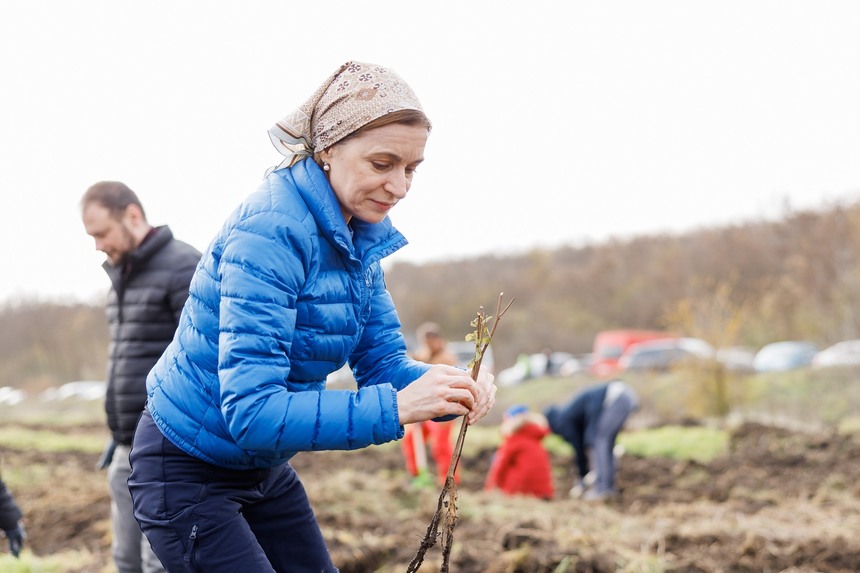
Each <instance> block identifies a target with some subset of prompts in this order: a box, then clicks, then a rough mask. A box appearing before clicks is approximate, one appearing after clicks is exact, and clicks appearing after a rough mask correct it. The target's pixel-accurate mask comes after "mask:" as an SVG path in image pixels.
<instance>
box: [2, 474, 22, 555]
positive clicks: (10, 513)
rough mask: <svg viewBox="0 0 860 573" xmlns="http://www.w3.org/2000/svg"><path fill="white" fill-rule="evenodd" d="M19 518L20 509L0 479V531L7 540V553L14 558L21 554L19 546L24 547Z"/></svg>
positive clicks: (20, 515)
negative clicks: (10, 553)
mask: <svg viewBox="0 0 860 573" xmlns="http://www.w3.org/2000/svg"><path fill="white" fill-rule="evenodd" d="M21 517H22V514H21V509H20V508H19V507H18V504H16V503H15V500H14V499H13V498H12V494H11V493H9V490H8V489H6V484H5V483H3V480H2V479H0V530H2V531H3V533H4V535H6V539H7V540H9V551H10V552H12V555H14V556H15V557H18V554H19V553H20V552H21V546H22V545H24V539H25V538H26V537H27V535H26V534H25V533H24V524H23V523H22V522H21Z"/></svg>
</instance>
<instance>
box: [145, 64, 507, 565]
mask: <svg viewBox="0 0 860 573" xmlns="http://www.w3.org/2000/svg"><path fill="white" fill-rule="evenodd" d="M289 81H290V83H295V81H296V78H295V77H293V78H291V79H290V80H289ZM429 133H430V122H429V120H428V119H427V116H426V115H425V114H424V112H423V111H422V110H421V106H420V105H419V103H418V99H417V98H416V97H415V94H414V93H413V91H412V89H411V88H410V87H409V86H408V85H407V84H406V83H405V82H404V81H403V80H402V79H401V78H400V76H398V75H397V74H396V73H395V72H394V71H393V70H391V69H389V68H386V67H383V66H380V65H377V64H370V63H365V62H355V61H350V62H347V63H345V64H344V65H342V66H341V67H340V68H339V69H337V70H336V71H335V72H334V73H332V74H328V76H327V78H326V79H325V81H324V82H323V83H322V85H321V86H320V87H319V88H318V89H316V90H315V91H314V93H313V95H311V96H310V98H309V99H308V100H307V101H306V102H305V103H304V105H302V106H301V107H300V108H299V109H297V110H295V111H294V112H292V113H290V114H289V115H287V116H286V117H284V118H283V119H281V120H280V121H278V122H277V123H276V124H275V126H273V127H272V128H271V129H270V130H269V135H270V138H271V139H272V142H273V143H274V145H275V147H276V149H277V150H278V151H279V152H280V153H281V154H282V155H283V156H284V157H283V160H282V162H281V163H280V164H279V165H278V166H277V167H276V168H274V169H272V170H270V171H269V173H268V174H267V175H266V177H265V180H264V181H263V182H262V183H261V184H260V186H259V187H258V189H257V190H256V191H254V192H253V193H252V194H251V195H249V196H248V197H247V198H246V199H245V200H244V201H243V202H242V203H241V204H240V205H239V206H238V207H237V208H236V210H235V211H234V212H233V213H232V214H231V215H230V216H229V217H228V219H227V220H226V221H225V222H224V224H223V225H222V226H221V228H220V230H219V231H218V233H217V234H216V236H215V237H214V239H213V240H212V241H211V242H210V243H209V247H208V249H207V250H206V253H205V254H204V255H203V261H202V263H201V264H200V266H199V267H198V270H197V272H196V273H195V275H194V280H193V281H192V283H191V296H190V297H189V299H188V303H187V304H186V306H185V309H184V310H183V312H182V317H181V319H180V325H179V328H178V330H177V333H176V337H175V338H174V340H173V342H172V343H171V344H170V346H169V347H168V348H167V350H166V351H165V353H164V354H163V356H162V357H161V359H160V360H159V361H158V364H156V366H155V367H154V368H153V369H152V372H151V373H150V375H149V378H148V380H147V390H148V392H149V400H148V402H147V409H146V410H145V411H144V414H143V415H142V416H141V418H140V422H139V423H138V426H137V431H136V432H135V435H134V446H133V448H132V452H131V463H132V472H131V476H130V478H129V482H128V483H129V488H130V489H131V492H132V498H133V499H134V510H135V517H137V519H138V522H139V523H140V524H141V527H142V528H143V531H144V533H145V534H146V536H147V537H148V538H149V540H150V541H151V542H152V546H153V548H154V549H155V552H156V553H157V554H158V555H159V557H161V559H162V562H163V563H164V564H165V565H166V566H167V568H168V569H170V570H171V571H198V572H206V573H209V572H216V571H225V572H226V571H229V572H233V571H237V572H241V573H256V572H267V573H271V572H272V571H279V572H287V573H303V572H312V573H320V572H324V573H330V572H333V571H336V568H335V566H334V564H333V563H332V560H331V556H330V555H329V552H328V549H327V547H326V543H325V538H324V537H323V534H322V530H321V529H320V526H319V523H318V522H317V519H316V516H315V515H314V511H313V508H312V506H311V503H310V500H309V498H308V495H307V493H306V491H305V489H304V486H303V485H302V482H301V480H300V478H299V476H298V474H297V473H296V471H295V470H294V469H293V467H292V465H290V463H289V462H290V459H291V458H292V457H293V456H294V455H295V454H296V453H297V452H302V451H318V450H358V449H361V448H364V447H367V446H370V445H373V444H384V443H388V442H391V441H393V440H399V439H400V438H402V437H403V427H404V426H408V425H410V424H415V423H419V422H423V421H425V420H430V419H434V418H437V417H444V416H449V415H450V416H466V417H467V421H468V423H470V424H474V423H476V422H478V421H479V420H480V419H481V418H483V417H484V416H485V415H486V414H487V412H488V411H489V409H490V408H491V407H492V405H493V404H494V402H495V385H494V384H493V377H492V375H491V374H489V372H488V371H487V370H484V371H483V372H482V373H481V374H480V375H479V376H478V380H477V381H475V380H472V377H471V376H470V375H469V374H468V373H467V372H465V371H463V370H462V369H459V368H455V367H453V366H448V365H445V364H435V365H431V364H426V363H423V362H418V361H416V360H414V359H412V358H410V357H409V356H408V355H407V352H406V343H405V339H404V337H403V334H402V332H401V323H400V319H399V317H398V315H397V310H396V309H395V306H394V302H393V300H392V299H391V295H390V294H389V293H388V291H387V290H386V287H385V276H384V271H383V268H382V265H381V261H382V259H383V258H384V257H385V256H388V255H390V254H392V253H394V252H395V251H397V250H398V249H400V248H401V247H403V246H404V245H405V244H406V240H405V238H404V237H403V235H401V234H400V232H398V231H397V230H396V228H395V227H394V226H393V224H392V222H391V219H390V218H389V216H388V214H389V212H390V211H391V209H392V208H394V207H395V206H396V205H397V203H399V202H400V201H402V200H403V199H405V198H406V196H407V192H408V191H409V188H410V186H411V185H412V181H413V178H414V177H415V176H416V169H417V168H418V166H419V165H420V164H421V163H422V161H423V160H424V147H425V144H426V141H427V138H428V136H429ZM347 362H348V363H349V366H350V368H351V370H352V372H353V374H354V376H355V380H356V386H357V388H356V389H355V390H347V389H335V388H326V378H327V376H328V375H329V374H331V373H332V372H335V371H336V370H338V369H339V368H341V367H342V366H343V365H344V363H347Z"/></svg>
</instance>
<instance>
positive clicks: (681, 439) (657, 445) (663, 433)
mask: <svg viewBox="0 0 860 573" xmlns="http://www.w3.org/2000/svg"><path fill="white" fill-rule="evenodd" d="M618 443H619V444H621V445H622V446H624V449H625V451H627V452H628V453H630V454H633V455H636V456H642V457H646V458H647V457H664V458H671V459H675V460H695V461H697V462H701V463H707V462H710V461H711V460H713V459H714V458H716V457H718V456H721V455H723V454H725V453H726V452H727V451H728V446H729V433H728V432H727V431H726V430H721V429H718V428H710V427H702V426H696V427H685V426H662V427H660V428H653V429H648V430H639V431H636V432H624V431H622V432H621V433H620V434H619V435H618Z"/></svg>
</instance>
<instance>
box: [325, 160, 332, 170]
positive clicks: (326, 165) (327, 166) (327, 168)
mask: <svg viewBox="0 0 860 573" xmlns="http://www.w3.org/2000/svg"><path fill="white" fill-rule="evenodd" d="M329 169H331V166H330V165H329V164H328V163H326V162H325V161H323V171H326V172H328V170H329Z"/></svg>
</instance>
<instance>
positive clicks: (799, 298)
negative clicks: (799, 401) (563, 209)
mask: <svg viewBox="0 0 860 573" xmlns="http://www.w3.org/2000/svg"><path fill="white" fill-rule="evenodd" d="M511 232H514V233H515V232H516V229H515V228H512V229H511ZM858 241H860V203H851V204H835V205H831V206H829V207H827V208H824V209H819V210H807V211H789V212H787V213H786V214H785V215H784V217H783V218H782V219H780V220H778V221H756V222H750V223H745V224H739V225H731V226H725V227H718V228H709V229H702V230H698V231H694V232H689V233H685V234H674V235H668V234H666V235H647V236H640V237H634V238H630V239H624V240H621V239H616V240H609V241H606V242H604V243H601V244H592V245H582V246H565V247H560V248H557V249H551V250H550V249H546V250H533V251H530V252H527V253H522V254H516V255H508V256H502V255H486V256H481V257H477V258H468V259H465V258H464V259H451V260H449V261H447V262H433V263H427V264H420V265H419V264H413V263H403V262H399V263H396V264H393V265H392V266H390V267H389V268H388V269H387V270H386V281H387V285H388V288H389V290H390V291H391V294H392V296H393V297H394V300H395V302H396V304H397V307H398V309H399V312H400V317H401V320H402V322H403V326H404V330H405V333H406V335H407V337H408V338H409V339H410V340H411V335H412V333H413V332H414V331H415V329H416V328H417V327H418V326H419V325H420V324H421V323H423V322H425V321H434V322H437V323H439V324H440V325H441V326H442V327H443V329H444V330H445V332H446V333H447V334H448V336H449V338H451V339H452V340H462V339H463V337H464V336H465V335H466V334H467V333H468V332H470V330H471V328H470V326H469V323H470V321H471V320H472V319H473V318H474V316H475V313H476V311H477V309H478V308H479V307H480V306H484V308H485V310H486V311H487V313H488V314H492V313H493V311H494V310H495V305H496V301H497V300H498V296H499V293H500V292H504V293H505V299H506V300H509V299H510V298H512V297H516V302H515V304H514V305H513V306H512V307H511V308H510V310H509V311H508V313H507V314H506V315H505V319H504V321H503V324H502V327H501V328H499V330H498V332H497V333H496V336H495V338H494V340H493V351H494V355H495V365H496V370H497V371H498V370H500V369H502V368H506V367H508V366H510V365H512V364H513V363H514V362H515V361H516V358H517V356H518V355H519V354H521V353H536V352H541V351H543V350H544V349H552V350H557V351H564V352H571V353H574V354H579V353H587V352H589V351H590V350H591V346H592V342H593V340H594V335H595V333H596V332H598V331H599V330H604V329H613V328H648V329H665V330H671V331H673V332H676V333H678V334H681V335H684V336H693V337H698V338H702V339H704V340H707V341H708V342H710V343H711V344H712V345H713V346H715V347H726V346H732V345H747V346H750V347H754V348H759V347H761V346H763V345H764V344H766V343H768V342H772V341H777V340H785V339H805V340H811V341H813V342H816V343H818V344H819V345H821V346H825V345H829V344H831V343H834V342H836V341H839V340H843V339H849V338H860V248H858V246H860V245H858ZM407 248H408V247H407ZM452 255H453V254H452ZM105 282H106V283H107V279H105ZM105 289H106V290H107V286H106V287H105ZM107 346H108V334H107V326H106V324H105V318H104V311H103V308H102V306H101V303H100V302H96V303H93V302H77V301H72V302H62V301H60V302H57V301H44V300H38V299H32V300H27V299H19V300H9V301H6V302H5V303H3V305H2V306H0V386H12V387H18V388H22V387H26V388H28V389H30V390H39V389H42V388H45V387H49V386H56V385H58V384H62V383H64V382H67V381H71V380H88V379H94V380H103V379H104V368H105V360H106V356H107ZM708 388H709V389H710V390H709V391H714V392H719V391H720V390H719V388H718V386H716V385H714V383H713V380H712V378H711V379H709V386H708ZM722 391H723V392H725V390H722ZM725 399H726V400H727V399H728V398H725Z"/></svg>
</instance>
